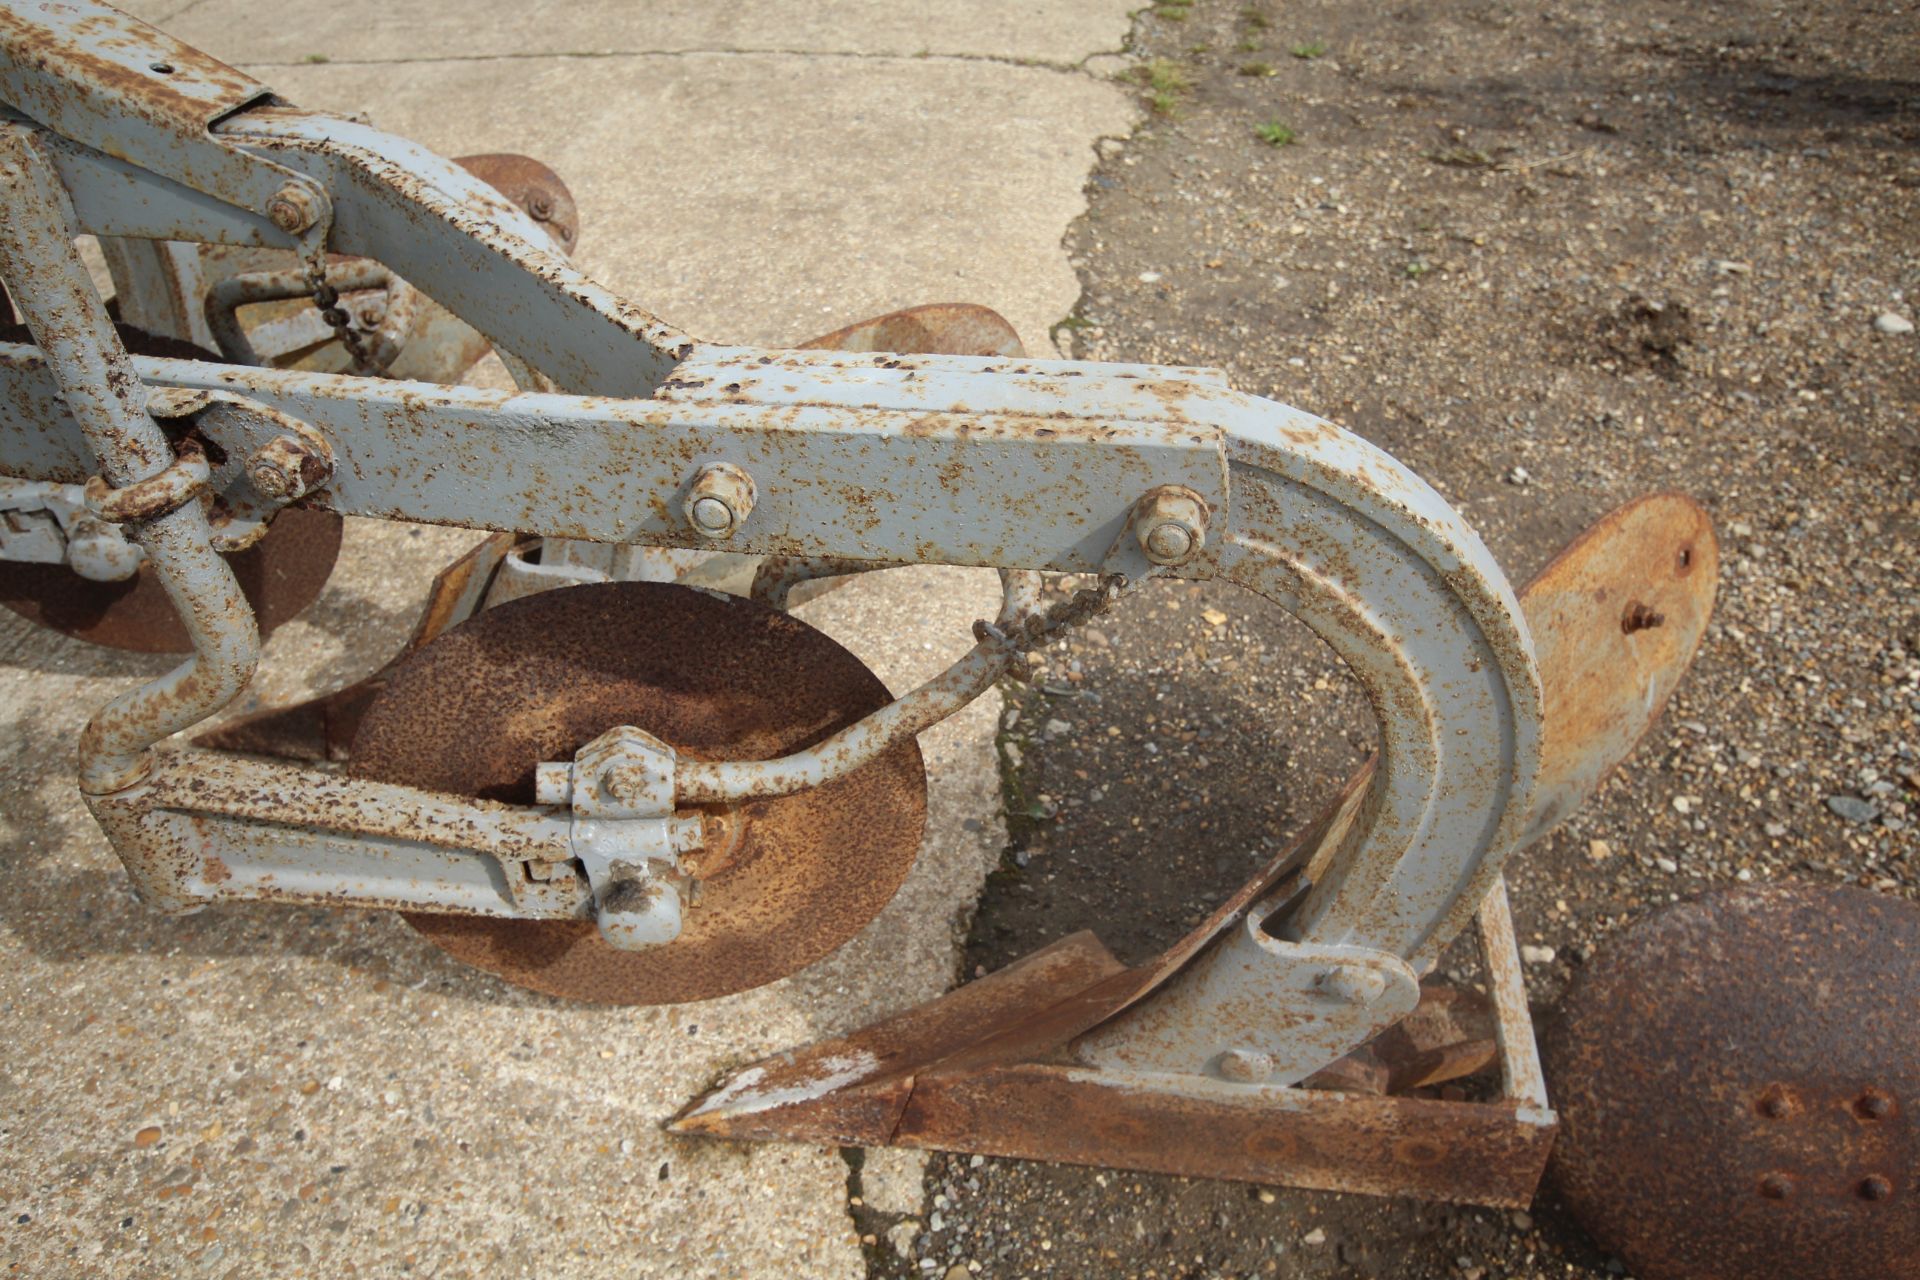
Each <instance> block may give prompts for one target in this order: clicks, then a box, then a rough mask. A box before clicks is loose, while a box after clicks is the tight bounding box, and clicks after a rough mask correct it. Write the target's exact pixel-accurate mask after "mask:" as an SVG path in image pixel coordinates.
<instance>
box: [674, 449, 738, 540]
mask: <svg viewBox="0 0 1920 1280" xmlns="http://www.w3.org/2000/svg"><path fill="white" fill-rule="evenodd" d="M754 497H755V490H754V484H753V477H752V476H750V475H748V474H747V473H746V472H745V471H742V470H741V469H740V468H739V467H736V466H734V465H733V464H732V463H730V462H716V463H713V464H712V465H710V466H705V467H702V468H700V471H699V473H698V474H696V475H695V476H694V477H693V483H692V484H691V485H690V486H688V488H687V498H686V505H685V506H684V507H683V508H682V510H683V511H684V512H685V513H686V517H687V523H688V524H689V525H691V526H692V527H693V531H694V532H695V533H697V534H699V535H700V536H701V537H703V538H713V539H716V540H717V539H720V538H730V537H732V536H733V534H734V532H735V531H736V530H738V529H739V528H740V526H741V525H743V524H745V523H746V521H747V517H748V516H749V515H751V514H752V513H753V502H754Z"/></svg>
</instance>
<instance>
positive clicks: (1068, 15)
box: [121, 0, 1138, 66]
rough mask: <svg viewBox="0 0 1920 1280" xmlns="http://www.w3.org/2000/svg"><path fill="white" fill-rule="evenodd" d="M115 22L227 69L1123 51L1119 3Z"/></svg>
mask: <svg viewBox="0 0 1920 1280" xmlns="http://www.w3.org/2000/svg"><path fill="white" fill-rule="evenodd" d="M121 7H122V8H125V9H128V10H129V11H130V12H133V13H136V14H138V15H140V16H141V17H142V18H144V19H145V20H146V21H149V22H153V23H155V24H156V25H161V26H164V27H165V29H166V30H168V31H170V32H172V33H173V34H174V35H176V36H178V37H179V38H180V39H182V40H185V41H187V42H188V43H189V44H194V45H198V46H200V47H201V48H204V49H206V50H208V51H209V52H212V53H214V54H215V55H216V56H217V57H220V58H222V59H224V60H226V61H228V62H232V63H235V64H239V63H243V62H250V63H265V62H283V63H301V62H307V61H310V60H313V59H318V58H325V59H328V60H330V61H333V62H395V61H411V60H412V59H413V58H415V57H417V56H418V55H419V54H420V53H421V52H431V54H432V55H433V56H435V57H442V58H500V57H512V58H519V57H530V56H540V55H545V54H572V55H580V56H604V55H608V54H621V53H635V52H649V53H690V52H728V53H819V54H834V55H842V56H844V55H859V56H867V57H874V56H881V57H884V56H893V57H920V56H925V57H969V58H1004V59H1007V60H1009V61H1021V62H1036V63H1049V64H1053V65H1056V66H1077V65H1078V64H1079V63H1080V62H1081V61H1083V60H1084V59H1086V58H1087V57H1088V56H1090V55H1092V54H1095V53H1101V52H1109V51H1118V50H1119V49H1120V48H1121V47H1122V45H1123V44H1124V42H1125V39H1126V35H1127V28H1128V24H1129V21H1130V14H1131V12H1132V10H1133V9H1135V8H1137V7H1138V6H1137V5H1136V4H1134V3H1132V2H1131V0H1075V2H1074V3H1072V4H1046V3H1041V2H1040V0H969V3H966V4H933V3H925V2H924V0H923V2H922V3H918V4H902V3H900V2H899V0H834V3H832V4H815V3H808V2H807V0H776V2H775V3H767V4H751V5H739V4H714V3H712V2H711V0H647V2H646V3H642V4H528V3H525V0H469V3H466V4H457V5H456V4H445V3H431V2H429V3H403V4H394V3H390V2H387V3H383V2H382V0H334V2H333V3H330V4H326V5H316V6H311V7H308V8H304V9H301V10H299V11H298V12H297V14H295V13H293V12H287V13H285V14H276V15H275V16H271V17H269V16H266V15H265V13H264V12H263V10H262V8H261V6H260V5H258V4H254V3H250V2H249V0H198V2H197V3H187V4H182V3H180V0H151V2H149V0H136V2H135V3H130V4H123V5H122V6H121Z"/></svg>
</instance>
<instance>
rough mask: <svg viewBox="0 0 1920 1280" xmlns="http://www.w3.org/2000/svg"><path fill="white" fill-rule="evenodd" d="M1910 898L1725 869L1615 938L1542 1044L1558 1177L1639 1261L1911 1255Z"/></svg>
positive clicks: (1705, 1273) (1892, 1266)
mask: <svg viewBox="0 0 1920 1280" xmlns="http://www.w3.org/2000/svg"><path fill="white" fill-rule="evenodd" d="M1917 1030H1920V908H1916V907H1915V906H1914V905H1913V904H1912V903H1909V902H1904V901H1901V900H1899V899H1894V898H1887V897H1881V896H1877V895H1874V894H1870V893H1867V892H1865V891H1864V890H1860V889H1855V888H1852V887H1848V886H1815V885H1807V884H1786V885H1775V886H1767V887H1758V886H1756V887H1751V888H1734V889H1725V890H1717V891H1714V892H1711V893H1709V894H1707V895H1706V896H1704V897H1702V898H1700V899H1697V900H1695V901H1691V902H1686V903H1682V904H1680V905H1679V906H1675V907H1671V908H1669V909H1667V910H1665V911H1662V912H1660V913H1658V914H1656V915H1654V916H1652V917H1650V918H1648V919H1646V920H1644V921H1642V922H1640V923H1639V924H1637V925H1635V926H1634V927H1633V928H1632V929H1631V930H1629V931H1628V932H1627V933H1625V934H1623V935H1621V936H1619V937H1617V938H1614V939H1612V940H1611V941H1609V942H1608V943H1607V944H1606V946H1605V947H1603V948H1602V949H1601V951H1600V953H1599V954H1598V955H1596V956H1595V957H1594V958H1593V960H1592V962H1591V963H1589V964H1588V965H1587V966H1586V967H1585V968H1584V969H1583V970H1582V971H1581V973H1580V975H1579V977H1578V978H1577V979H1576V980H1575V982H1574V985H1573V987H1572V988H1571V989H1570V990H1569V991H1568V993H1567V995H1566V997H1565V999H1564V1001H1563V1002H1562V1017H1561V1019H1560V1021H1559V1023H1558V1024H1557V1025H1556V1026H1555V1027H1554V1028H1553V1029H1552V1030H1551V1032H1550V1033H1549V1034H1548V1036H1547V1037H1546V1043H1545V1049H1546V1065H1547V1073H1548V1078H1549V1080H1550V1081H1551V1082H1552V1084H1553V1088H1554V1093H1555V1099H1556V1101H1557V1102H1558V1103H1559V1105H1560V1107H1561V1109H1562V1113H1563V1117H1564V1123H1565V1128H1564V1133H1563V1135H1562V1138H1561V1142H1560V1147H1559V1150H1558V1151H1557V1153H1556V1155H1555V1158H1554V1166H1553V1169H1554V1175H1553V1176H1554V1178H1555V1181H1556V1182H1557V1183H1558V1185H1559V1187H1560V1190H1561V1192H1562V1194H1563V1195H1564V1196H1565V1197H1566V1201H1567V1204H1568V1205H1569V1207H1571V1208H1572V1209H1573V1211H1574V1213H1575V1214H1576V1215H1577V1216H1578V1217H1579V1219H1580V1221H1581V1222H1582V1223H1583V1224H1584V1225H1585V1226H1586V1227H1587V1229H1588V1230H1589V1231H1591V1232H1592V1233H1593V1235H1594V1237H1595V1238H1596V1239H1598V1240H1599V1241H1600V1242H1601V1243H1602V1244H1604V1245H1605V1246H1606V1247H1607V1248H1609V1249H1611V1250H1614V1251H1616V1252H1618V1253H1620V1254H1621V1255H1622V1256H1624V1257H1625V1258H1626V1259H1627V1261H1628V1262H1629V1263H1630V1264H1631V1266H1632V1268H1633V1272H1634V1274H1635V1275H1637V1276H1640V1277H1643V1280H1748V1278H1749V1277H1754V1276H1783V1277H1784V1276H1792V1277H1795V1278H1796V1280H1866V1277H1873V1278H1874V1280H1912V1277H1915V1276H1920V1185H1916V1183H1917V1182H1920V1124H1917V1123H1916V1118H1915V1112H1916V1109H1917V1108H1920V1038H1917V1037H1916V1031H1917Z"/></svg>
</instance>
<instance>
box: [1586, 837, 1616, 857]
mask: <svg viewBox="0 0 1920 1280" xmlns="http://www.w3.org/2000/svg"><path fill="white" fill-rule="evenodd" d="M1612 856H1613V846H1612V845H1610V844H1608V843H1607V842H1606V841H1605V840H1589V841H1587V857H1588V858H1589V859H1590V860H1591V861H1594V862H1605V861H1606V860H1607V859H1608V858H1611V857H1612Z"/></svg>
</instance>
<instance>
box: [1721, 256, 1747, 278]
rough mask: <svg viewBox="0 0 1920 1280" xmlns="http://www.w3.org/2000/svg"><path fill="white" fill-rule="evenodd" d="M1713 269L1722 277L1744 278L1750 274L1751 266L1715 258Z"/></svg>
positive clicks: (1745, 263)
mask: <svg viewBox="0 0 1920 1280" xmlns="http://www.w3.org/2000/svg"><path fill="white" fill-rule="evenodd" d="M1713 269H1714V271H1715V272H1717V273H1718V274H1720V275H1723V276H1744V275H1748V274H1751V273H1752V271H1753V265H1752V264H1751V263H1747V262H1734V261H1733V260H1732V259H1730V258H1715V259H1714V260H1713Z"/></svg>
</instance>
